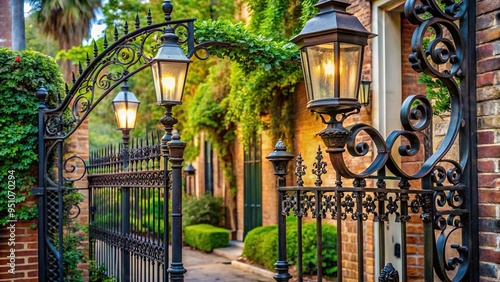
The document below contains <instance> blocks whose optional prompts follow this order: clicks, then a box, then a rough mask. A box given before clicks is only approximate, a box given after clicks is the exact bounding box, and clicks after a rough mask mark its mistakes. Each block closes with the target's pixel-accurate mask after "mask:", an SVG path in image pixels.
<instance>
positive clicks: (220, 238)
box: [184, 224, 229, 252]
mask: <svg viewBox="0 0 500 282" xmlns="http://www.w3.org/2000/svg"><path fill="white" fill-rule="evenodd" d="M184 241H185V243H186V245H189V246H191V247H193V248H196V249H199V250H202V251H205V252H211V251H212V250H213V249H216V248H223V247H227V246H229V230H227V229H224V228H220V227H215V226H212V225H209V224H196V225H191V226H187V227H186V228H185V229H184Z"/></svg>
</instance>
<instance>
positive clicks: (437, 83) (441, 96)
mask: <svg viewBox="0 0 500 282" xmlns="http://www.w3.org/2000/svg"><path fill="white" fill-rule="evenodd" d="M418 82H420V83H424V84H425V91H426V93H427V97H428V98H429V100H431V101H433V105H432V109H433V114H434V115H436V116H439V115H442V114H444V113H446V112H449V111H450V110H451V105H450V93H449V91H448V88H446V86H445V85H444V84H443V82H442V81H441V80H439V79H435V78H432V77H431V76H429V75H427V74H425V73H421V74H420V77H419V78H418Z"/></svg>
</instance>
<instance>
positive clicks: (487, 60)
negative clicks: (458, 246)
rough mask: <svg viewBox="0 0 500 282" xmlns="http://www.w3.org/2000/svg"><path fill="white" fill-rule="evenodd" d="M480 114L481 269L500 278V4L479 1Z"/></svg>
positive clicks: (491, 277)
mask: <svg viewBox="0 0 500 282" xmlns="http://www.w3.org/2000/svg"><path fill="white" fill-rule="evenodd" d="M476 8H477V13H476V14H477V15H476V44H477V49H476V50H477V51H476V52H477V53H476V55H477V80H476V83H477V107H478V108H477V116H478V123H477V126H478V180H479V182H478V184H479V185H478V186H479V187H478V189H479V191H478V193H479V260H480V266H479V271H480V275H481V281H499V280H500V4H499V3H498V1H488V0H483V1H478V3H477V6H476Z"/></svg>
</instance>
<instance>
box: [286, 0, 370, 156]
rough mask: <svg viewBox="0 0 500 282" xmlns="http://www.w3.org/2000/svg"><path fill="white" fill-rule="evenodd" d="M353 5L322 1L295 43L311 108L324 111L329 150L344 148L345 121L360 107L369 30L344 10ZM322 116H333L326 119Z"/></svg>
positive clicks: (323, 137)
mask: <svg viewBox="0 0 500 282" xmlns="http://www.w3.org/2000/svg"><path fill="white" fill-rule="evenodd" d="M349 5H350V4H349V3H345V2H341V1H335V0H322V1H319V2H318V4H316V5H315V6H316V7H318V8H319V9H320V12H319V13H318V14H316V15H315V16H314V17H313V18H312V19H311V20H309V21H308V22H307V23H306V24H305V26H304V28H303V29H302V31H301V32H300V34H298V35H297V36H295V37H294V38H292V42H294V43H295V44H297V45H298V46H299V47H300V54H301V58H302V67H303V72H304V78H305V83H306V91H307V99H308V103H307V108H308V109H309V110H311V111H313V112H317V113H319V114H320V115H321V118H322V120H323V122H324V123H326V124H327V127H326V128H325V129H324V130H323V131H321V132H320V133H319V135H320V136H321V138H322V139H323V141H324V142H325V144H326V145H327V147H328V148H329V149H331V150H339V151H343V147H344V145H345V143H346V142H347V139H348V137H349V135H350V131H349V130H347V129H346V128H344V127H343V126H342V122H343V121H344V120H345V119H346V118H347V117H348V116H349V115H351V114H354V113H358V112H359V109H360V108H361V104H360V101H358V99H357V98H358V97H357V96H358V93H359V86H360V79H361V66H362V64H363V53H364V46H366V45H367V43H368V38H371V37H374V36H375V35H374V34H372V33H370V32H368V31H367V30H366V29H365V28H364V26H363V25H362V24H361V22H360V21H359V20H358V19H357V18H356V17H354V16H353V15H351V14H349V13H347V12H346V8H347V7H348V6H349ZM323 115H328V116H330V119H329V120H328V121H327V120H325V119H324V118H323Z"/></svg>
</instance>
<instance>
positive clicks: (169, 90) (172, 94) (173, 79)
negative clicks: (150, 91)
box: [159, 61, 188, 102]
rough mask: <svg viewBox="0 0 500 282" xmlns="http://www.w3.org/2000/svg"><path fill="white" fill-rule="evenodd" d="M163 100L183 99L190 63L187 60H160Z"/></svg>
mask: <svg viewBox="0 0 500 282" xmlns="http://www.w3.org/2000/svg"><path fill="white" fill-rule="evenodd" d="M159 65H160V81H159V84H160V89H161V92H162V99H161V101H173V102H180V101H182V91H183V90H184V82H185V80H186V72H187V66H188V64H187V63H185V62H169V61H166V62H160V63H159Z"/></svg>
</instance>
